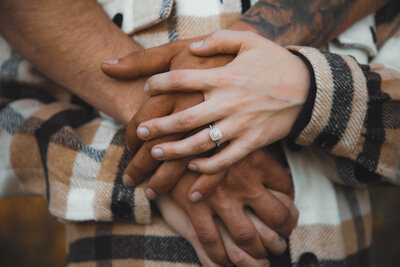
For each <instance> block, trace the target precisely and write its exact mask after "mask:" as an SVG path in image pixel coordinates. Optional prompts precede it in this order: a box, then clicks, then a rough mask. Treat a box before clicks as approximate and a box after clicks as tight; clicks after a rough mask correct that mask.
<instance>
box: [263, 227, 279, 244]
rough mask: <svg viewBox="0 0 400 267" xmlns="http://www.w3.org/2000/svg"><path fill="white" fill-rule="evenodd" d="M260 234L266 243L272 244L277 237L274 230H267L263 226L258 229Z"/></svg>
mask: <svg viewBox="0 0 400 267" xmlns="http://www.w3.org/2000/svg"><path fill="white" fill-rule="evenodd" d="M260 235H261V236H262V238H263V239H264V241H265V242H266V243H267V244H272V243H274V242H275V241H276V240H277V239H278V234H277V233H276V232H275V231H272V230H267V229H266V228H264V227H263V228H262V229H260Z"/></svg>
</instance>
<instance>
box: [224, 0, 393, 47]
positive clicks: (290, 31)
mask: <svg viewBox="0 0 400 267" xmlns="http://www.w3.org/2000/svg"><path fill="white" fill-rule="evenodd" d="M387 2H388V0H382V1H377V0H346V1H333V0H330V1H325V2H324V3H322V1H320V0H311V1H305V0H301V1H281V0H275V1H274V0H261V1H259V2H258V3H257V4H255V5H254V6H253V7H251V8H250V9H249V10H248V11H247V12H246V13H245V14H243V16H242V17H241V18H240V19H239V20H238V21H237V22H236V23H235V24H234V25H233V26H232V27H231V29H232V30H248V31H253V32H256V33H258V34H260V35H262V36H264V37H266V38H268V39H270V40H273V41H274V42H276V43H279V44H282V45H287V44H297V45H310V46H314V47H319V46H321V45H323V44H325V43H326V42H328V41H330V40H331V39H333V38H335V37H336V36H338V35H339V34H340V33H341V32H343V31H344V30H345V29H347V28H348V27H349V26H351V25H352V24H353V23H355V22H357V21H358V20H360V19H361V18H363V17H364V16H366V15H368V14H370V13H372V12H374V11H376V10H378V9H379V8H380V7H382V6H383V5H384V4H386V3H387Z"/></svg>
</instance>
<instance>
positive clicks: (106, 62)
mask: <svg viewBox="0 0 400 267" xmlns="http://www.w3.org/2000/svg"><path fill="white" fill-rule="evenodd" d="M103 63H104V64H108V65H115V64H118V59H110V60H106V61H103Z"/></svg>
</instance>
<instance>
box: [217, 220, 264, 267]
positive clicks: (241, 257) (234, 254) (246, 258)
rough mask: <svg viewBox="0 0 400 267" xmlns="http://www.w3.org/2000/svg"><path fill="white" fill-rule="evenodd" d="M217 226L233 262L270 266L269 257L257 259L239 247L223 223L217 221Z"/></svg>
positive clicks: (262, 266) (245, 266) (244, 266)
mask: <svg viewBox="0 0 400 267" xmlns="http://www.w3.org/2000/svg"><path fill="white" fill-rule="evenodd" d="M217 227H218V230H219V232H220V234H221V237H222V241H223V242H224V246H225V249H226V251H227V253H228V256H229V259H230V260H231V261H232V263H233V264H234V265H236V266H238V267H248V266H254V267H257V266H260V267H265V266H269V261H268V260H267V259H260V260H257V259H255V258H253V257H251V256H250V255H249V254H247V253H246V252H245V251H243V250H242V249H241V248H239V247H238V246H237V245H236V244H235V242H234V241H233V240H232V238H231V236H230V235H229V233H228V231H227V230H226V228H225V227H224V226H223V224H222V223H221V222H219V221H217Z"/></svg>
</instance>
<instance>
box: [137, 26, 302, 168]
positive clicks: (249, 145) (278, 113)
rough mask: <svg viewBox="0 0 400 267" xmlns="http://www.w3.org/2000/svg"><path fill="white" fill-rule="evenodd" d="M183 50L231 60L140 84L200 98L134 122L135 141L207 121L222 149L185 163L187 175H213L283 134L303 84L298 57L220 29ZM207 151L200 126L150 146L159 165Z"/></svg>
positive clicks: (251, 35)
mask: <svg viewBox="0 0 400 267" xmlns="http://www.w3.org/2000/svg"><path fill="white" fill-rule="evenodd" d="M191 49H192V50H191V51H192V53H194V54H195V55H198V56H212V55H216V54H237V57H236V58H235V59H234V60H233V61H232V62H231V63H229V64H227V65H226V66H224V67H220V68H214V69H208V70H176V71H170V72H167V73H163V74H157V75H154V76H152V77H151V78H150V79H149V80H148V81H147V83H146V84H145V87H144V90H145V91H146V92H147V93H148V94H149V95H152V96H154V95H159V94H165V93H170V92H176V91H201V92H203V94H204V97H205V101H204V102H203V103H201V104H198V105H196V106H194V107H191V108H189V109H187V110H184V111H181V112H178V113H175V114H172V115H170V116H167V117H163V118H157V119H153V120H150V121H147V122H144V123H142V124H140V125H139V127H138V130H137V135H138V136H139V137H140V138H142V139H143V140H151V139H154V138H158V137H161V136H164V135H168V134H172V133H178V132H187V131H190V130H193V129H195V128H198V127H200V126H204V125H208V124H210V123H214V125H215V126H214V127H217V128H218V129H220V130H221V131H222V133H223V136H222V138H221V140H220V143H221V144H223V143H225V142H227V141H229V142H230V144H229V145H228V146H227V147H226V148H225V149H224V150H223V151H222V152H219V153H217V154H216V155H214V156H212V157H211V158H209V159H193V160H191V161H190V162H189V164H188V167H189V169H191V170H192V171H198V172H201V173H206V174H213V173H217V172H219V171H222V170H224V169H227V168H229V167H230V166H232V164H234V163H235V162H237V161H238V160H240V159H242V158H243V157H245V156H246V155H248V154H249V153H250V152H252V151H254V150H256V149H259V148H261V147H264V146H267V145H269V144H271V143H273V142H275V141H277V140H280V139H282V138H284V137H286V136H287V134H288V133H289V131H290V129H291V127H292V125H293V123H294V121H295V119H296V117H297V116H298V114H299V112H300V109H301V107H302V105H303V103H304V102H305V99H306V97H307V92H308V88H309V86H310V78H309V76H310V74H309V72H308V69H307V67H306V65H305V63H304V62H303V61H302V60H301V59H300V58H299V57H298V56H295V55H293V54H291V53H290V52H288V51H287V50H286V49H284V48H282V47H281V46H279V45H276V44H275V43H273V42H271V41H269V40H267V39H264V38H262V37H260V36H257V35H256V34H254V33H251V32H235V31H226V30H225V31H224V30H222V31H219V32H216V33H214V34H213V35H211V36H209V37H207V38H206V39H205V40H204V41H199V42H196V43H193V44H192V46H191ZM244 66H245V67H244ZM215 146H216V142H214V141H212V140H211V138H210V136H209V129H208V127H206V128H205V129H204V130H202V131H200V132H199V133H197V134H195V135H193V136H190V137H188V138H186V139H183V140H180V141H175V142H168V143H163V144H159V145H156V146H154V147H153V149H152V155H153V157H155V158H157V159H159V160H171V159H177V158H182V157H187V156H191V155H197V154H200V153H203V152H206V151H208V150H210V149H212V148H214V147H215Z"/></svg>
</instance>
